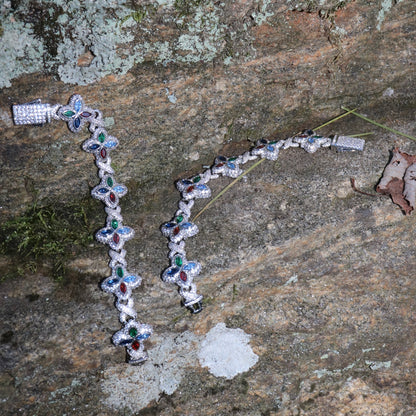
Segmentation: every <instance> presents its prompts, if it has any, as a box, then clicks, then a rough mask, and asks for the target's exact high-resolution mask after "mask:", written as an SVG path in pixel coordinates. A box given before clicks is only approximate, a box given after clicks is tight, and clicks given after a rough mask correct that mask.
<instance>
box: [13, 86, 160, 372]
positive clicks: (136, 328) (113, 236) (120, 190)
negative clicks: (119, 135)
mask: <svg viewBox="0 0 416 416" xmlns="http://www.w3.org/2000/svg"><path fill="white" fill-rule="evenodd" d="M13 118H14V123H15V124H16V125H22V124H31V125H43V124H45V123H47V122H50V121H51V120H52V119H55V120H63V121H65V122H66V123H67V124H68V128H69V130H70V131H72V132H73V133H79V132H80V131H81V130H82V129H83V127H84V126H85V125H88V130H89V132H90V133H91V136H90V137H89V138H88V139H87V140H86V141H84V143H83V144H82V149H83V150H85V151H86V152H88V153H92V154H93V155H94V156H95V164H96V166H97V168H98V177H99V178H100V183H99V184H98V185H97V186H95V187H94V189H93V190H92V191H91V195H92V197H93V198H95V199H99V200H100V201H102V202H103V203H104V205H105V212H106V214H107V219H106V225H105V227H104V228H101V229H100V230H99V231H97V233H96V234H95V238H96V239H97V240H98V241H99V242H100V243H103V244H106V245H108V246H109V256H110V259H111V260H110V262H109V267H110V269H111V275H110V276H109V277H107V278H106V279H104V280H103V282H102V283H101V288H102V289H103V290H104V291H105V292H109V293H113V294H114V296H115V299H116V300H115V307H116V308H117V309H118V311H119V312H120V315H119V319H120V322H121V323H122V325H123V327H122V328H121V329H120V330H119V331H117V332H116V333H115V334H114V335H113V337H112V341H113V343H114V344H115V345H120V346H124V347H126V351H127V361H128V362H129V363H131V364H139V363H141V362H143V361H145V360H146V359H147V352H146V351H145V349H144V344H143V341H144V340H146V339H147V338H149V337H150V335H151V334H152V328H151V326H150V325H147V324H143V323H140V322H139V321H138V320H137V312H136V310H135V308H134V301H133V298H132V297H131V296H132V290H133V289H134V288H136V287H138V286H139V285H140V284H141V280H142V278H141V277H140V276H138V275H135V274H132V273H130V272H128V271H127V261H126V250H125V249H124V248H123V247H124V243H125V242H126V241H128V240H130V239H131V238H132V237H133V235H134V230H133V229H132V228H130V227H127V226H126V225H123V217H122V216H121V209H120V206H119V201H120V198H121V197H122V196H124V195H125V194H126V193H127V188H126V187H125V186H124V185H121V184H119V183H117V182H116V180H115V178H114V170H113V168H112V167H111V158H110V152H111V151H112V150H113V149H115V148H116V147H117V146H118V140H117V139H116V138H115V137H113V136H110V135H109V134H108V133H107V130H106V129H105V127H104V120H103V117H102V114H101V112H100V111H98V110H93V109H91V108H88V107H85V106H84V102H83V99H82V97H81V96H80V95H78V94H76V95H73V96H72V97H71V98H70V100H69V103H68V105H64V106H62V105H59V104H58V105H54V106H51V105H50V104H42V103H41V101H40V100H36V101H33V102H30V103H27V104H20V105H14V106H13Z"/></svg>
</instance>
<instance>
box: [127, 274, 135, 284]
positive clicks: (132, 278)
mask: <svg viewBox="0 0 416 416" xmlns="http://www.w3.org/2000/svg"><path fill="white" fill-rule="evenodd" d="M136 280H137V276H134V275H131V276H126V277H125V278H124V281H125V282H127V283H134V282H135V281H136Z"/></svg>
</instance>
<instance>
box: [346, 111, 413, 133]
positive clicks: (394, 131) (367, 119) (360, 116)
mask: <svg viewBox="0 0 416 416" xmlns="http://www.w3.org/2000/svg"><path fill="white" fill-rule="evenodd" d="M341 108H342V109H343V110H344V111H348V112H350V113H352V114H354V115H355V116H357V117H359V118H362V119H363V120H365V121H368V122H369V123H371V124H374V125H375V126H377V127H381V128H382V129H384V130H387V131H389V132H391V133H394V134H398V135H399V136H403V137H407V138H408V139H411V140H415V141H416V137H413V136H409V135H408V134H406V133H402V132H401V131H398V130H394V129H392V128H391V127H387V126H385V125H384V124H380V123H377V121H374V120H371V118H368V117H365V116H363V115H361V114H359V113H356V112H355V110H348V108H345V107H341Z"/></svg>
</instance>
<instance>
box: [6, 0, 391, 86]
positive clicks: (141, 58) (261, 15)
mask: <svg viewBox="0 0 416 416" xmlns="http://www.w3.org/2000/svg"><path fill="white" fill-rule="evenodd" d="M282 3H284V1H282ZM346 3H348V1H347V0H344V1H341V0H296V1H295V0H287V1H286V5H285V8H286V9H287V10H299V11H301V10H306V11H310V12H321V11H322V12H324V13H326V12H331V11H334V10H336V9H338V8H341V7H344V6H345V4H346ZM384 3H386V2H384ZM384 3H383V4H384ZM387 3H388V1H387ZM232 7H233V6H231V5H230V4H227V3H226V2H217V1H213V0H208V1H201V0H134V1H129V0H121V1H118V2H114V1H111V0H97V1H86V0H73V1H69V2H68V1H64V0H43V1H40V0H20V1H16V2H12V1H5V2H3V5H2V6H1V7H0V39H1V44H2V46H3V47H2V48H1V49H0V88H2V87H10V86H11V81H12V80H13V79H14V78H17V77H18V76H20V75H22V74H25V73H34V72H39V71H44V72H46V73H49V74H52V75H54V76H56V77H58V78H59V79H60V80H62V81H63V82H65V83H69V84H79V85H86V84H89V83H92V82H94V81H97V80H99V79H101V78H103V77H105V76H106V75H109V74H116V75H117V74H125V73H126V72H127V71H129V70H130V69H131V68H132V67H133V66H134V65H136V64H140V63H143V62H147V63H149V62H150V63H153V64H156V65H158V64H161V65H168V64H170V63H175V64H181V65H189V64H195V63H209V62H212V61H214V60H220V61H221V62H223V64H225V65H229V64H230V63H231V62H234V61H235V59H249V58H250V57H253V56H255V54H256V51H255V49H254V47H253V42H252V41H253V39H252V35H251V31H250V29H251V28H252V27H253V26H259V25H262V24H265V23H269V22H271V21H274V20H275V18H276V15H277V10H279V11H280V12H281V10H282V9H281V5H280V6H279V4H277V3H276V2H272V1H270V0H258V1H253V2H252V4H250V5H249V6H247V10H245V12H246V13H245V15H244V16H242V15H240V17H238V18H236V17H235V16H234V14H233V9H232ZM242 7H245V6H244V5H243V6H242ZM385 8H387V9H388V5H387V6H386V7H385ZM383 10H384V9H383ZM243 14H244V13H243ZM237 45H238V46H237ZM85 57H87V59H85Z"/></svg>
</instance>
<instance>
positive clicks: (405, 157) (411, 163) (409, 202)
mask: <svg viewBox="0 0 416 416" xmlns="http://www.w3.org/2000/svg"><path fill="white" fill-rule="evenodd" d="M376 190H377V192H379V193H380V194H384V195H390V196H391V199H392V200H393V202H394V203H395V204H397V205H399V206H400V208H401V209H402V210H403V212H404V213H405V214H406V215H409V214H410V213H411V212H412V211H413V209H414V208H415V205H416V156H415V155H409V154H407V153H404V152H401V151H400V150H399V149H398V148H395V149H393V157H392V158H391V160H390V162H389V164H388V165H387V166H386V168H385V169H384V173H383V177H382V178H381V179H380V182H379V184H378V185H377V188H376Z"/></svg>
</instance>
